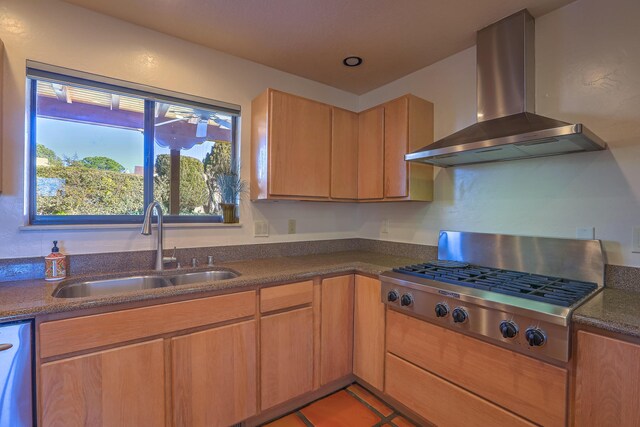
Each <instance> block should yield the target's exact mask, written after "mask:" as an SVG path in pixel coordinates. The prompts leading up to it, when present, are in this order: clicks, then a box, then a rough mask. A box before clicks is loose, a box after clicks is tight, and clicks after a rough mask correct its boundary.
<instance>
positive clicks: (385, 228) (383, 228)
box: [380, 219, 389, 234]
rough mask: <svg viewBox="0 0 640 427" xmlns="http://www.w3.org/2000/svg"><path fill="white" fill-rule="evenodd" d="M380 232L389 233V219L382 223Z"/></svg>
mask: <svg viewBox="0 0 640 427" xmlns="http://www.w3.org/2000/svg"><path fill="white" fill-rule="evenodd" d="M380 232H381V233H383V234H387V233H388V232H389V220H388V219H383V220H382V225H381V226H380Z"/></svg>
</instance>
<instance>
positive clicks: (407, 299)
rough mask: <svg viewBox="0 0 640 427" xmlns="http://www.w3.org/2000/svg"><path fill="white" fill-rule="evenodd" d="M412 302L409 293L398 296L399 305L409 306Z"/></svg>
mask: <svg viewBox="0 0 640 427" xmlns="http://www.w3.org/2000/svg"><path fill="white" fill-rule="evenodd" d="M412 304H413V297H412V296H411V294H404V295H402V298H400V305H401V306H403V307H409V306H410V305H412Z"/></svg>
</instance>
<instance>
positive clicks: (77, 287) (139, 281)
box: [52, 270, 239, 298]
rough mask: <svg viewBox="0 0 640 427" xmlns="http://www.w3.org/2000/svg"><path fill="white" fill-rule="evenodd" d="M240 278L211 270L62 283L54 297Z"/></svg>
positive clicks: (54, 292) (101, 294)
mask: <svg viewBox="0 0 640 427" xmlns="http://www.w3.org/2000/svg"><path fill="white" fill-rule="evenodd" d="M238 276H239V274H238V273H236V272H234V271H228V270H211V271H200V272H194V273H180V274H173V275H167V276H159V275H158V276H131V277H121V278H115V279H101V280H91V281H86V282H77V283H73V282H62V283H60V284H59V285H58V286H57V287H56V289H55V290H54V291H53V294H52V295H53V297H55V298H81V297H96V296H103V295H110V294H116V293H122V292H132V291H141V290H144V289H156V288H165V287H168V286H179V285H189V284H193V283H205V282H213V281H218V280H226V279H233V278H234V277H238Z"/></svg>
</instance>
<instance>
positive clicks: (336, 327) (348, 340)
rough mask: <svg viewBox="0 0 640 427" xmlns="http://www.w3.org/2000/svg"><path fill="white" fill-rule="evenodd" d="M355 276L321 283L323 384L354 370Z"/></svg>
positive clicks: (334, 278)
mask: <svg viewBox="0 0 640 427" xmlns="http://www.w3.org/2000/svg"><path fill="white" fill-rule="evenodd" d="M353 288H354V277H353V275H348V276H340V277H332V278H330V279H324V280H323V281H322V304H321V307H322V320H321V327H320V334H321V335H320V385H325V384H328V383H330V382H331V381H334V380H337V379H339V378H343V377H345V376H347V375H349V374H350V373H351V372H352V370H353V297H354V291H353Z"/></svg>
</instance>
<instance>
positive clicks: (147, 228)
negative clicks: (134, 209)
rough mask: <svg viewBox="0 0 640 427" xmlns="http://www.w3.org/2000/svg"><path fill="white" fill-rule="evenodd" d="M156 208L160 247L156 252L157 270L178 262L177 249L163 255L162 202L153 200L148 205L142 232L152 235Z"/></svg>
mask: <svg viewBox="0 0 640 427" xmlns="http://www.w3.org/2000/svg"><path fill="white" fill-rule="evenodd" d="M154 209H155V211H156V215H157V216H158V249H157V252H156V271H162V270H164V265H165V264H167V263H170V262H176V256H175V255H176V254H175V249H174V252H173V256H170V257H166V256H163V252H162V207H160V202H158V201H157V200H156V201H153V202H151V203H149V206H147V211H146V212H145V214H144V223H143V224H142V231H141V234H143V235H145V236H150V235H151V217H152V216H153V210H154Z"/></svg>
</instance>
